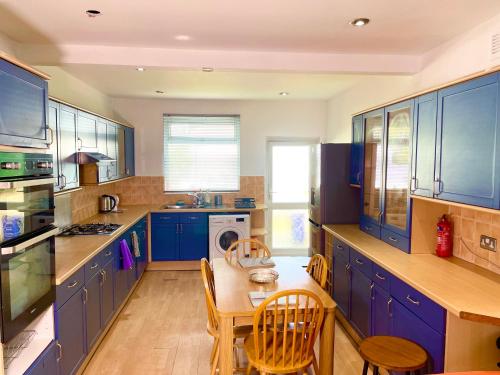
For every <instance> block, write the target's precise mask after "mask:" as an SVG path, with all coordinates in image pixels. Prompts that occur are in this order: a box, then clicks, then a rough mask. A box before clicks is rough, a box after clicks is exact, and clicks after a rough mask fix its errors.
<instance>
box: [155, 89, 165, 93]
mask: <svg viewBox="0 0 500 375" xmlns="http://www.w3.org/2000/svg"><path fill="white" fill-rule="evenodd" d="M155 92H156V93H157V94H165V91H161V90H156V91H155Z"/></svg>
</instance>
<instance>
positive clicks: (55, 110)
mask: <svg viewBox="0 0 500 375" xmlns="http://www.w3.org/2000/svg"><path fill="white" fill-rule="evenodd" d="M58 123H59V103H57V102H54V101H52V100H51V101H49V132H50V137H51V143H50V146H49V151H50V153H51V154H52V158H53V163H54V167H53V168H54V169H53V170H54V172H53V173H54V176H55V177H56V179H57V182H56V183H55V184H54V192H57V191H60V190H61V189H63V185H64V183H63V182H64V180H63V178H62V176H61V174H60V169H61V166H60V160H59V149H58V146H59V142H58V139H57V128H58Z"/></svg>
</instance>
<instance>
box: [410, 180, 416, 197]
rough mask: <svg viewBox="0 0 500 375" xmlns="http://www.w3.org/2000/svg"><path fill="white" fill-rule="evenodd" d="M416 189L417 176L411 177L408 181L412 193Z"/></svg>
mask: <svg viewBox="0 0 500 375" xmlns="http://www.w3.org/2000/svg"><path fill="white" fill-rule="evenodd" d="M417 189H418V178H416V177H412V178H411V183H410V190H411V192H412V193H413V192H414V191H415V190H417Z"/></svg>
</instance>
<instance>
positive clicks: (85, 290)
mask: <svg viewBox="0 0 500 375" xmlns="http://www.w3.org/2000/svg"><path fill="white" fill-rule="evenodd" d="M83 293H84V298H83V304H84V305H86V304H87V301H88V300H89V291H88V290H87V288H83Z"/></svg>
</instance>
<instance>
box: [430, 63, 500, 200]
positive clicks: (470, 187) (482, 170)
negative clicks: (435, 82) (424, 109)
mask: <svg viewBox="0 0 500 375" xmlns="http://www.w3.org/2000/svg"><path fill="white" fill-rule="evenodd" d="M498 99H499V85H498V73H494V74H489V75H486V76H483V77H480V78H477V79H474V80H471V81H467V82H464V83H462V84H458V85H454V86H451V87H448V88H446V89H443V90H440V91H439V92H438V132H437V147H436V172H435V185H434V195H435V197H437V198H439V199H444V200H450V201H454V202H460V203H466V204H472V205H477V206H483V207H491V208H499V198H500V194H499V179H498V177H499V173H500V170H499V168H500V159H499V155H500V147H499V146H500V143H499V131H498V127H497V124H498V109H499V100H498Z"/></svg>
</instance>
